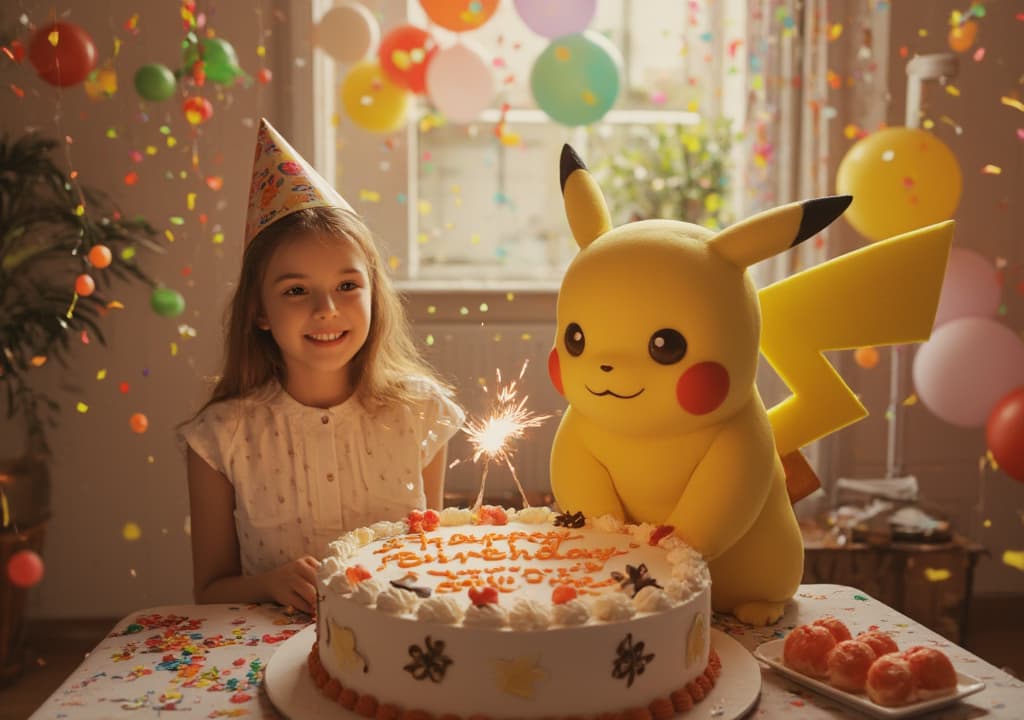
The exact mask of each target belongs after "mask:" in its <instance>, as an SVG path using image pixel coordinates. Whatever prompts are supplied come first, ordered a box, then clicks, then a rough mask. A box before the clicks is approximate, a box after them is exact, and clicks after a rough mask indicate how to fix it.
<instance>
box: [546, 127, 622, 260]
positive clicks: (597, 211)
mask: <svg viewBox="0 0 1024 720" xmlns="http://www.w3.org/2000/svg"><path fill="white" fill-rule="evenodd" d="M559 179H560V180H561V183H562V200H563V202H564V203H565V217H566V218H567V219H568V220H569V228H570V229H571V230H572V236H573V237H574V238H576V244H577V245H579V246H580V249H581V250H582V249H583V248H585V247H587V246H588V245H590V243H592V242H594V240H596V239H597V238H599V237H601V236H602V235H604V234H605V233H606V232H608V231H609V230H611V229H612V218H611V215H609V213H608V206H607V205H606V204H605V202H604V195H602V194H601V188H600V187H598V185H597V181H596V180H594V176H593V175H591V174H590V171H589V170H587V166H586V165H584V164H583V161H582V160H580V156H579V155H577V154H576V151H575V150H573V149H572V147H571V146H569V145H563V146H562V160H561V163H560V167H559Z"/></svg>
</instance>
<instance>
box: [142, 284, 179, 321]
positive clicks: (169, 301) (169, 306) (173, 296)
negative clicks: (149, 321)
mask: <svg viewBox="0 0 1024 720" xmlns="http://www.w3.org/2000/svg"><path fill="white" fill-rule="evenodd" d="M149 306H150V307H151V308H153V312H155V313H156V314H157V315H160V316H162V317H177V316H178V315H181V314H182V313H183V312H185V298H183V297H182V296H181V293H180V292H178V291H177V290H172V289H171V288H163V287H161V288H156V289H154V290H153V293H152V294H151V295H150V296H149Z"/></svg>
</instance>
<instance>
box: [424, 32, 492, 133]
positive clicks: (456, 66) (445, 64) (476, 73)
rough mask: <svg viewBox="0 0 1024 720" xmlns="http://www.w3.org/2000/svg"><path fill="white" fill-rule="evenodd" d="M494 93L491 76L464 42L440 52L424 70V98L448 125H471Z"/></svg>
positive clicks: (484, 65)
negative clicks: (425, 95)
mask: <svg viewBox="0 0 1024 720" xmlns="http://www.w3.org/2000/svg"><path fill="white" fill-rule="evenodd" d="M494 93H495V85H494V73H493V72H491V68H490V66H489V65H488V64H487V61H486V60H485V59H484V56H483V53H481V52H480V51H479V50H477V49H476V47H474V46H472V45H470V44H469V43H468V42H466V41H465V40H462V41H460V42H459V43H458V44H456V45H452V46H451V47H447V48H444V49H443V50H439V51H438V52H437V54H436V55H434V58H433V59H432V60H431V61H430V64H429V65H428V66H427V95H428V96H429V97H430V102H431V103H433V105H434V107H435V108H437V110H438V111H439V112H440V113H441V114H442V115H444V116H445V118H446V119H447V120H448V121H449V122H453V123H469V122H473V121H474V120H476V118H477V116H478V115H479V114H480V112H481V111H482V110H484V109H485V108H486V107H487V106H488V105H490V104H491V100H492V99H493V98H494Z"/></svg>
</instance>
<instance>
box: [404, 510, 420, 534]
mask: <svg viewBox="0 0 1024 720" xmlns="http://www.w3.org/2000/svg"><path fill="white" fill-rule="evenodd" d="M406 521H408V523H409V532H411V533H418V532H423V513H421V512H420V511H419V510H410V511H409V516H408V517H407V518H406Z"/></svg>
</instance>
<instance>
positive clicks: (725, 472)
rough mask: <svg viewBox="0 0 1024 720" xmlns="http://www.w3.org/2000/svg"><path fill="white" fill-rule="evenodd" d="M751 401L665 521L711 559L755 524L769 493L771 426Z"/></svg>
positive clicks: (773, 457)
mask: <svg viewBox="0 0 1024 720" xmlns="http://www.w3.org/2000/svg"><path fill="white" fill-rule="evenodd" d="M760 404H761V403H760V400H759V399H757V398H754V399H752V400H751V403H750V405H749V406H748V408H747V409H746V410H743V411H741V412H740V413H739V414H738V415H737V416H735V417H734V418H733V419H732V420H730V421H729V423H728V424H727V425H726V426H725V427H724V428H723V429H722V431H721V432H719V433H718V434H717V435H716V436H715V439H714V441H713V442H712V443H711V446H710V447H709V448H708V451H707V453H706V454H705V455H704V458H703V459H702V460H701V461H700V463H699V464H698V465H697V467H696V469H695V470H694V471H693V475H691V476H690V482H689V483H688V484H687V486H686V489H685V490H683V494H682V496H681V497H680V498H679V502H678V503H677V504H676V507H675V509H674V510H673V511H672V513H671V514H670V515H669V516H668V519H667V520H666V523H667V524H669V525H672V526H673V527H675V531H676V534H677V535H679V536H680V537H681V538H682V539H683V540H685V541H686V542H687V544H689V545H690V546H691V547H692V548H694V549H695V550H697V551H698V552H699V553H700V554H701V555H703V556H704V559H705V560H708V561H711V560H714V559H715V558H717V557H718V556H719V555H721V554H722V553H724V552H725V551H726V550H728V549H729V548H730V547H732V546H733V545H734V544H735V543H736V542H737V541H738V540H739V539H740V538H741V537H743V536H744V535H745V534H746V533H747V531H748V530H750V528H751V527H752V526H753V525H754V522H755V521H756V520H757V518H758V516H760V514H761V509H762V507H763V506H764V503H765V500H766V499H767V498H768V493H769V491H770V490H771V480H772V473H773V472H774V468H775V463H776V461H777V456H776V453H775V443H774V440H773V437H772V430H771V426H770V425H769V424H768V422H767V420H766V418H765V416H764V413H763V411H762V412H757V410H758V409H759V406H760Z"/></svg>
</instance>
